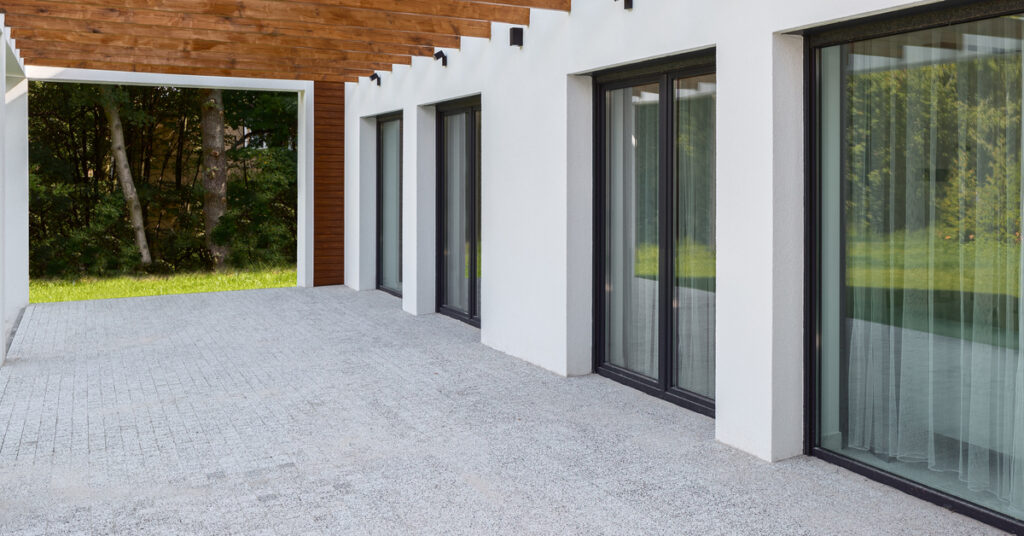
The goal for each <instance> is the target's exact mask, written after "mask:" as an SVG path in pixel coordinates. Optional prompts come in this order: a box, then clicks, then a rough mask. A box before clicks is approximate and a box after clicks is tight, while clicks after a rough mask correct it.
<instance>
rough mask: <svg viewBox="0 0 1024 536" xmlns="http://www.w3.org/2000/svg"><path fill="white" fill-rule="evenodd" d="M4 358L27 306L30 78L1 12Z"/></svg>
mask: <svg viewBox="0 0 1024 536" xmlns="http://www.w3.org/2000/svg"><path fill="white" fill-rule="evenodd" d="M0 32H2V33H0V70H2V72H0V96H3V100H2V102H0V363H3V360H4V357H5V356H6V353H7V343H8V341H9V338H10V336H11V335H12V330H13V329H14V326H15V324H16V323H17V321H18V318H19V317H20V316H21V312H22V310H23V309H24V308H25V306H26V305H28V81H27V80H26V79H25V70H24V65H23V64H22V63H21V61H20V59H19V58H18V55H17V51H16V49H15V48H14V42H13V41H12V40H11V39H10V34H9V32H8V30H6V29H4V27H3V16H2V15H0Z"/></svg>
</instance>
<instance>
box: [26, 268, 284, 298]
mask: <svg viewBox="0 0 1024 536" xmlns="http://www.w3.org/2000/svg"><path fill="white" fill-rule="evenodd" d="M295 278H296V273H295V269H294V268H267V269H260V270H239V271H227V272H219V273H215V272H199V273H187V274H177V275H169V276H118V277H109V278H104V277H83V278H80V279H74V280H72V279H33V280H32V281H31V282H30V284H29V297H30V299H31V301H32V303H47V302H62V301H80V300H102V299H107V298H132V297H137V296H160V295H166V294H191V293H195V292H221V291H227V290H246V289H259V288H280V287H292V286H295Z"/></svg>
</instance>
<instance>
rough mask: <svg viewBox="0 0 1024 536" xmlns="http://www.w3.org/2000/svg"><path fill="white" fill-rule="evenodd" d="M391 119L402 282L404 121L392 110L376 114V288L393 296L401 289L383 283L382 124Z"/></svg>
mask: <svg viewBox="0 0 1024 536" xmlns="http://www.w3.org/2000/svg"><path fill="white" fill-rule="evenodd" d="M392 121H398V279H399V281H400V282H402V283H403V287H404V281H403V278H402V216H403V215H402V211H403V200H402V192H403V191H404V189H405V184H404V180H403V179H404V177H403V170H402V166H403V161H404V158H405V155H403V154H402V150H403V146H404V142H405V141H404V140H403V139H402V137H403V136H404V133H405V130H404V129H405V121H404V120H403V116H402V112H394V113H389V114H384V115H380V116H377V290H383V291H384V292H387V293H388V294H391V295H393V296H396V297H399V298H401V297H402V291H401V290H400V289H393V288H389V287H387V286H385V285H384V283H383V281H384V263H383V262H382V261H383V256H384V252H383V249H384V131H383V128H382V126H383V124H384V123H390V122H392Z"/></svg>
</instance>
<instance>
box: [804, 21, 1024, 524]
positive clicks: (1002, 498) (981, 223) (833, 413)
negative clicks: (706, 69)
mask: <svg viewBox="0 0 1024 536" xmlns="http://www.w3.org/2000/svg"><path fill="white" fill-rule="evenodd" d="M1022 36H1024V21H1022V20H1021V18H1020V17H1016V16H1014V17H998V18H992V19H987V20H978V21H973V22H967V23H962V24H956V25H948V26H943V27H938V28H934V29H923V30H917V31H912V32H908V33H898V34H894V35H888V36H885V37H877V38H871V39H863V40H847V41H846V42H842V43H838V44H831V45H827V46H821V47H816V48H814V56H813V61H814V72H815V74H816V80H817V88H816V96H815V103H816V107H815V108H816V110H815V112H816V114H817V122H816V132H817V135H816V144H817V148H818V149H817V154H816V162H817V166H816V171H815V173H816V175H817V179H816V186H815V192H816V203H817V205H818V206H817V208H816V210H815V213H816V214H818V222H817V223H818V225H817V226H816V227H817V229H816V230H817V232H818V233H819V236H818V239H817V245H816V248H817V267H816V270H817V277H816V284H815V288H816V292H815V299H816V300H817V302H816V311H817V314H816V322H817V334H819V335H820V346H818V347H817V350H816V354H815V362H814V369H813V370H814V371H815V377H814V381H815V386H816V390H815V395H814V396H815V399H814V405H815V408H814V414H815V416H816V418H815V420H816V422H815V435H814V441H815V445H816V448H817V449H819V450H820V451H823V452H824V453H827V454H830V455H838V456H840V457H842V458H843V459H845V460H849V461H852V462H854V463H855V464H856V465H858V466H860V467H864V468H871V469H873V470H878V471H882V472H885V473H886V474H888V475H892V476H894V477H896V478H897V479H899V480H902V481H904V482H912V483H915V484H916V485H919V486H920V487H921V488H929V489H930V490H932V491H933V492H934V493H935V495H934V497H939V496H940V495H942V496H945V497H949V498H953V499H955V500H957V501H962V502H963V503H969V504H970V505H975V506H978V507H981V508H979V509H978V510H979V511H981V510H982V509H984V510H986V511H988V512H990V513H993V514H994V515H995V516H996V517H998V518H1001V519H1003V520H1006V519H1009V520H1015V521H1019V520H1022V519H1024V363H1022V360H1021V348H1022V346H1024V345H1022V336H1024V329H1022V323H1021V322H1022V316H1021V261H1022V257H1021V253H1022V252H1021V239H1022V232H1024V229H1022V227H1021V212H1022V211H1021V206H1022V201H1024V198H1022V196H1021V183H1022V180H1024V176H1022V173H1021V156H1022V151H1021V146H1022V126H1024V123H1022V116H1021V106H1022V92H1024V85H1022V69H1021V67H1022V62H1024V55H1022V48H1024V47H1022V45H1024V39H1022ZM929 493H931V492H929ZM941 501H942V502H945V503H947V504H948V502H949V501H947V500H946V499H941ZM986 515H987V514H986ZM1018 526H1019V525H1018Z"/></svg>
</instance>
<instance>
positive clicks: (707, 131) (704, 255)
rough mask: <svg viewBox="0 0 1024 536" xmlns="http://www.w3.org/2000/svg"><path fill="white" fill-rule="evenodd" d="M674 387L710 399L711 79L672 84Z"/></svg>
mask: <svg viewBox="0 0 1024 536" xmlns="http://www.w3.org/2000/svg"><path fill="white" fill-rule="evenodd" d="M674 86H675V87H674V90H675V91H674V93H675V114H676V115H675V117H676V129H675V130H676V132H675V151H676V169H675V185H676V186H675V187H676V210H675V248H676V259H675V260H676V266H675V275H676V284H675V289H674V290H673V292H674V296H673V306H674V309H675V326H674V327H675V330H676V333H675V352H674V356H673V358H674V362H673V371H674V372H675V378H674V380H675V385H676V387H680V388H682V389H685V390H687V391H692V392H694V393H697V394H699V395H703V396H706V397H709V398H714V396H715V75H713V74H709V75H705V76H696V77H692V78H684V79H680V80H676V81H675V83H674Z"/></svg>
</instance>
